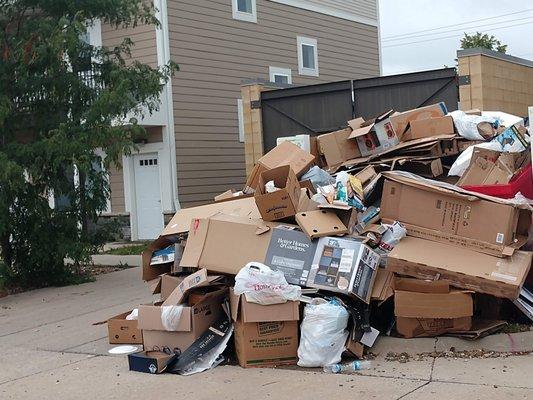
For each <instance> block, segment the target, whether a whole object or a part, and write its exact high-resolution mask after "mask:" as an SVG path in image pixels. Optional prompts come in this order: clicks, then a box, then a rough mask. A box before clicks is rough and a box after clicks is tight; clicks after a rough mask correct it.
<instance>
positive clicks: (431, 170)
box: [394, 158, 444, 178]
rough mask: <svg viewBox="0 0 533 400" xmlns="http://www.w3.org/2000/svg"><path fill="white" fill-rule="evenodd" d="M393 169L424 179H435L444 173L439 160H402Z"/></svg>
mask: <svg viewBox="0 0 533 400" xmlns="http://www.w3.org/2000/svg"><path fill="white" fill-rule="evenodd" d="M394 169H399V170H401V171H408V172H411V173H413V174H417V175H420V176H424V177H426V178H435V177H437V176H441V175H442V174H443V173H444V170H443V168H442V161H441V160H440V158H437V159H435V160H411V159H403V160H399V161H398V162H397V163H396V166H395V168H394Z"/></svg>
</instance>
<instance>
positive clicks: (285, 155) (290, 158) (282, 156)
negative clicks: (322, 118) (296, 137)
mask: <svg viewBox="0 0 533 400" xmlns="http://www.w3.org/2000/svg"><path fill="white" fill-rule="evenodd" d="M314 161H315V156H314V155H312V154H311V153H308V152H307V151H305V150H302V149H301V148H300V147H298V146H297V145H295V144H294V143H291V142H289V141H285V142H282V143H280V144H279V145H277V146H276V147H274V148H273V149H272V150H270V151H269V152H268V153H266V154H265V155H264V156H263V157H261V158H260V159H259V160H258V161H257V163H258V164H260V165H262V166H263V167H265V168H267V169H273V168H276V167H281V166H283V165H290V167H291V169H292V170H293V171H294V173H295V174H296V176H298V177H299V176H301V175H303V174H304V173H305V172H307V170H308V169H309V167H310V166H311V165H313V163H314Z"/></svg>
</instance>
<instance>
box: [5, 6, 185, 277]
mask: <svg viewBox="0 0 533 400" xmlns="http://www.w3.org/2000/svg"><path fill="white" fill-rule="evenodd" d="M147 3H148V2H146V1H143V0H76V1H72V0H0V250H1V253H0V258H1V259H3V264H4V265H3V268H0V271H1V270H3V274H4V279H6V280H7V282H10V281H11V282H13V281H15V282H16V283H17V284H19V285H26V286H44V285H58V284H66V283H69V282H71V281H72V278H73V277H75V272H76V271H77V270H76V267H77V266H79V265H80V264H81V263H83V262H86V261H87V260H88V258H89V255H90V254H91V253H92V252H93V251H94V250H95V249H96V247H95V246H98V245H100V244H101V240H102V233H101V232H100V231H96V232H95V231H94V230H92V229H89V227H90V226H91V225H92V224H94V223H95V221H96V219H97V217H98V215H99V213H100V212H101V211H103V210H104V209H105V207H106V201H107V198H108V197H109V194H110V193H109V192H110V189H109V184H108V181H107V178H106V173H105V170H106V169H107V167H109V165H110V164H111V163H116V164H119V161H120V159H121V156H122V154H126V155H128V154H131V151H132V150H133V149H134V146H135V145H134V141H133V139H134V138H135V137H136V136H137V135H139V134H142V132H143V131H144V130H143V129H142V128H141V127H140V126H138V124H137V118H139V117H141V116H142V115H143V110H147V112H149V113H151V112H153V111H155V110H156V109H157V108H158V107H159V94H160V92H161V90H162V89H163V86H164V85H165V83H166V82H167V81H168V79H169V77H170V76H171V75H172V74H173V73H174V71H176V70H177V65H176V64H174V63H170V64H169V65H167V66H164V67H163V68H158V69H154V68H151V67H150V66H148V65H144V64H141V63H139V62H135V61H131V59H128V56H129V55H130V50H131V48H132V46H133V43H132V41H131V40H130V39H125V40H124V41H123V42H122V43H121V44H120V45H119V46H117V47H114V48H107V47H95V46H92V45H90V44H89V43H87V41H86V39H84V38H86V36H87V27H88V26H90V25H91V24H92V23H93V21H95V20H97V19H98V20H100V21H101V22H102V23H106V24H110V25H112V26H114V27H131V26H136V25H138V24H151V25H155V26H157V25H158V21H157V19H156V18H155V10H154V9H153V7H152V6H149V5H147ZM144 112H146V111H144ZM98 149H100V150H102V151H103V152H104V154H106V156H105V157H101V156H100V154H102V153H101V152H99V151H97V150H98ZM102 167H103V168H102ZM73 176H76V177H77V179H76V181H77V183H75V182H74V180H73ZM50 195H53V196H54V197H55V198H56V199H59V198H60V199H62V200H63V201H61V202H60V203H61V206H58V207H55V208H51V207H50V206H49V202H48V197H49V196H50ZM65 258H70V259H72V260H74V265H73V266H65V263H64V259H65ZM0 262H1V261H0ZM0 267H2V266H1V265H0Z"/></svg>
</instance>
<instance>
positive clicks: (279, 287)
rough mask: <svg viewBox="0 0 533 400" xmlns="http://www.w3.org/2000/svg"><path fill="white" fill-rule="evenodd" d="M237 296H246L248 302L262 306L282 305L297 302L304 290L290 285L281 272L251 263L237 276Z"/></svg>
mask: <svg viewBox="0 0 533 400" xmlns="http://www.w3.org/2000/svg"><path fill="white" fill-rule="evenodd" d="M234 290H235V294H236V295H241V294H244V295H245V296H246V301H248V302H250V303H257V304H262V305H269V304H281V303H286V302H287V301H289V300H292V301H297V300H299V299H300V296H301V295H302V289H301V288H300V287H299V286H296V285H289V284H288V283H287V280H286V279H285V275H283V272H281V271H273V270H272V269H270V267H268V266H266V265H264V264H261V263H258V262H250V263H248V264H246V265H245V266H244V267H243V268H241V270H240V271H239V273H238V274H237V276H235V289H234Z"/></svg>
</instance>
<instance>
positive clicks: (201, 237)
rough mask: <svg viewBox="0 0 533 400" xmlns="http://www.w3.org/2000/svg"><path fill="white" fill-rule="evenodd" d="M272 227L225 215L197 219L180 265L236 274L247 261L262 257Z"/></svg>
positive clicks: (268, 224)
mask: <svg viewBox="0 0 533 400" xmlns="http://www.w3.org/2000/svg"><path fill="white" fill-rule="evenodd" d="M274 226H276V224H275V223H266V222H264V221H262V220H260V219H249V218H242V217H234V216H230V215H224V214H220V215H216V216H214V217H211V218H204V219H196V220H194V221H193V222H192V224H191V229H190V231H189V237H188V239H187V246H186V247H185V251H184V252H183V257H182V258H181V263H180V266H182V267H191V268H207V269H208V270H209V271H212V272H218V273H223V274H232V275H236V274H237V273H238V272H239V271H240V270H241V268H242V267H244V266H245V265H246V264H247V263H249V262H251V261H262V260H263V259H264V257H265V254H266V251H267V248H268V245H269V243H270V237H271V235H272V231H271V228H272V227H274Z"/></svg>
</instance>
